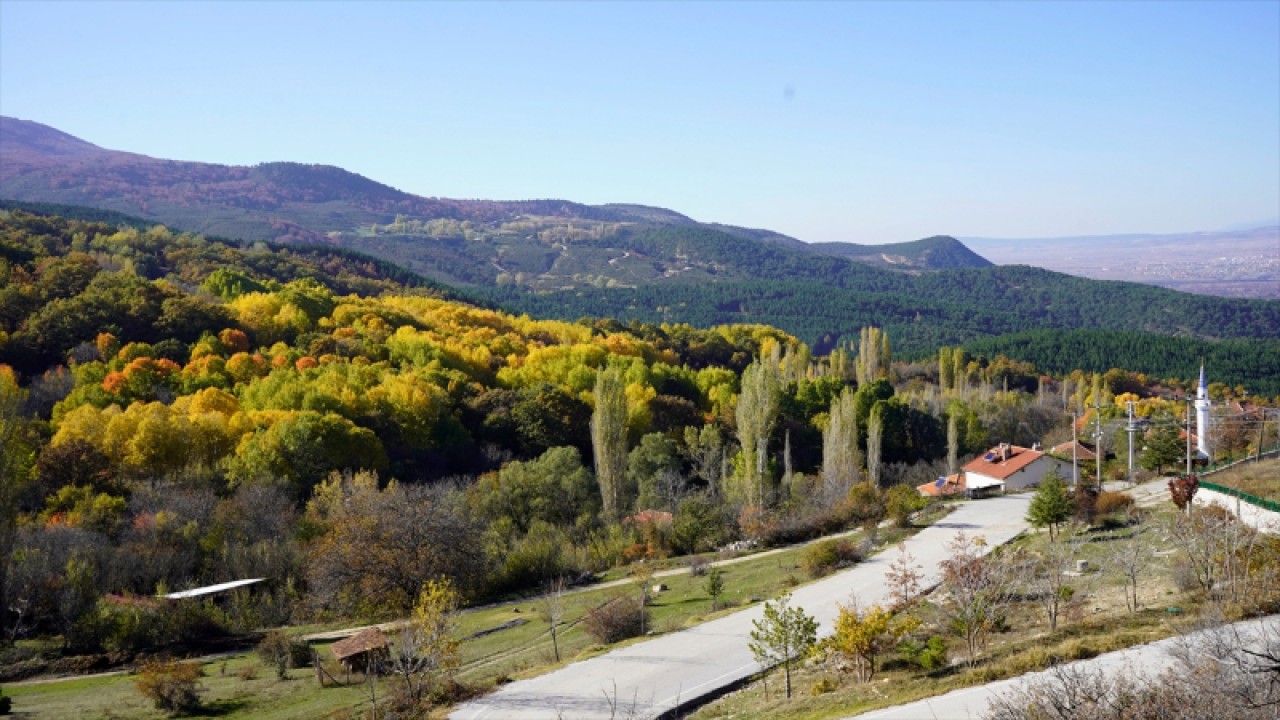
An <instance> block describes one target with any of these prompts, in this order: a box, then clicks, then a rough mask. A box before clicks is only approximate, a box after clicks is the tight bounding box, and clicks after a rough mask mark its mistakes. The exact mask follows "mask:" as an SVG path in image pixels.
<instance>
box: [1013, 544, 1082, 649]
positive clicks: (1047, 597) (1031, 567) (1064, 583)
mask: <svg viewBox="0 0 1280 720" xmlns="http://www.w3.org/2000/svg"><path fill="white" fill-rule="evenodd" d="M1079 556H1080V545H1079V543H1078V542H1076V541H1073V540H1069V539H1064V540H1063V541H1062V542H1049V543H1045V545H1044V546H1043V547H1042V548H1040V549H1039V550H1038V551H1037V552H1036V554H1035V556H1033V557H1031V558H1028V560H1027V562H1026V563H1024V564H1023V565H1022V567H1023V568H1024V572H1020V573H1018V574H1019V576H1020V577H1022V578H1023V579H1024V582H1025V583H1026V584H1027V585H1028V586H1029V587H1030V588H1031V590H1032V591H1033V592H1032V594H1033V595H1034V596H1035V598H1036V600H1037V601H1038V602H1039V603H1040V606H1041V607H1042V608H1043V609H1044V613H1045V618H1046V619H1047V620H1048V621H1049V630H1050V631H1054V630H1057V629H1058V619H1059V618H1060V617H1061V616H1062V611H1063V609H1064V608H1065V607H1066V605H1067V603H1069V602H1070V601H1071V598H1072V597H1073V596H1074V594H1075V592H1076V588H1074V587H1072V585H1071V584H1070V580H1072V577H1071V574H1070V573H1071V572H1072V568H1073V567H1074V566H1075V564H1076V558H1078V557H1079Z"/></svg>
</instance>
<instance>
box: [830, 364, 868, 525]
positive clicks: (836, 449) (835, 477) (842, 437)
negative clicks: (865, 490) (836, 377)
mask: <svg viewBox="0 0 1280 720" xmlns="http://www.w3.org/2000/svg"><path fill="white" fill-rule="evenodd" d="M855 410H856V408H855V406H854V391H853V390H851V389H849V388H845V390H844V392H842V393H840V396H839V397H838V398H836V399H835V400H833V401H832V402H831V411H830V415H829V418H828V420H827V428H826V430H824V431H823V433H822V488H823V496H824V498H825V499H828V500H831V501H837V500H839V499H840V498H843V497H845V496H846V495H848V494H849V488H851V487H853V486H854V485H855V484H857V483H859V482H861V481H862V472H861V468H862V451H861V449H860V448H859V447H858V418H857V414H856V412H855Z"/></svg>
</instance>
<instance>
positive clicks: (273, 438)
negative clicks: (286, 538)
mask: <svg viewBox="0 0 1280 720" xmlns="http://www.w3.org/2000/svg"><path fill="white" fill-rule="evenodd" d="M386 467H387V456H386V453H385V452H383V449H382V443H381V442H380V441H379V440H378V437H377V436H376V435H374V434H373V432H372V431H370V430H368V429H366V428H362V427H358V426H356V425H355V424H354V423H352V422H351V421H350V420H347V419H346V418H343V417H340V416H338V415H334V414H332V413H325V414H321V413H318V412H312V411H303V412H298V413H293V414H290V415H288V416H286V417H283V418H281V419H280V420H277V421H276V422H275V423H274V424H272V425H271V427H269V428H267V429H266V430H263V431H260V432H258V433H256V434H255V435H252V436H250V437H249V438H248V439H246V440H245V441H243V442H241V443H240V446H239V447H238V448H237V449H236V457H235V458H234V459H233V460H232V461H231V463H230V473H229V474H230V475H231V477H232V478H233V479H235V480H237V481H239V482H249V481H255V480H267V481H270V480H274V479H277V478H282V479H285V480H287V481H288V482H289V484H290V486H291V487H292V489H293V490H294V493H295V495H296V496H297V497H305V496H306V495H307V493H309V492H310V490H311V488H312V486H314V485H315V484H316V483H318V482H320V481H321V480H323V479H324V478H325V476H326V475H328V474H329V473H330V472H331V471H333V470H343V469H352V470H373V471H383V470H386Z"/></svg>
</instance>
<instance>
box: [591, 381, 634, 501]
mask: <svg viewBox="0 0 1280 720" xmlns="http://www.w3.org/2000/svg"><path fill="white" fill-rule="evenodd" d="M595 400H596V407H595V411H594V412H592V414H591V448H592V453H593V455H594V456H595V464H596V482H598V483H599V484H600V499H601V502H602V504H603V506H604V513H605V515H606V516H609V517H618V516H619V515H620V514H621V513H623V512H625V511H626V509H627V498H626V496H625V495H626V489H625V482H626V478H627V395H626V384H625V383H624V381H623V379H622V373H620V372H619V371H618V369H617V368H605V369H603V370H601V371H600V373H599V374H598V375H596V387H595Z"/></svg>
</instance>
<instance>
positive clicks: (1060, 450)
mask: <svg viewBox="0 0 1280 720" xmlns="http://www.w3.org/2000/svg"><path fill="white" fill-rule="evenodd" d="M1072 445H1075V446H1076V459H1077V460H1095V459H1097V457H1098V456H1097V455H1094V454H1093V451H1092V450H1090V449H1089V448H1088V447H1087V446H1085V444H1084V443H1081V442H1064V443H1062V444H1061V445H1054V446H1053V447H1052V448H1050V449H1049V454H1050V455H1053V456H1054V457H1060V458H1065V459H1067V460H1070V459H1071V446H1072Z"/></svg>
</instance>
